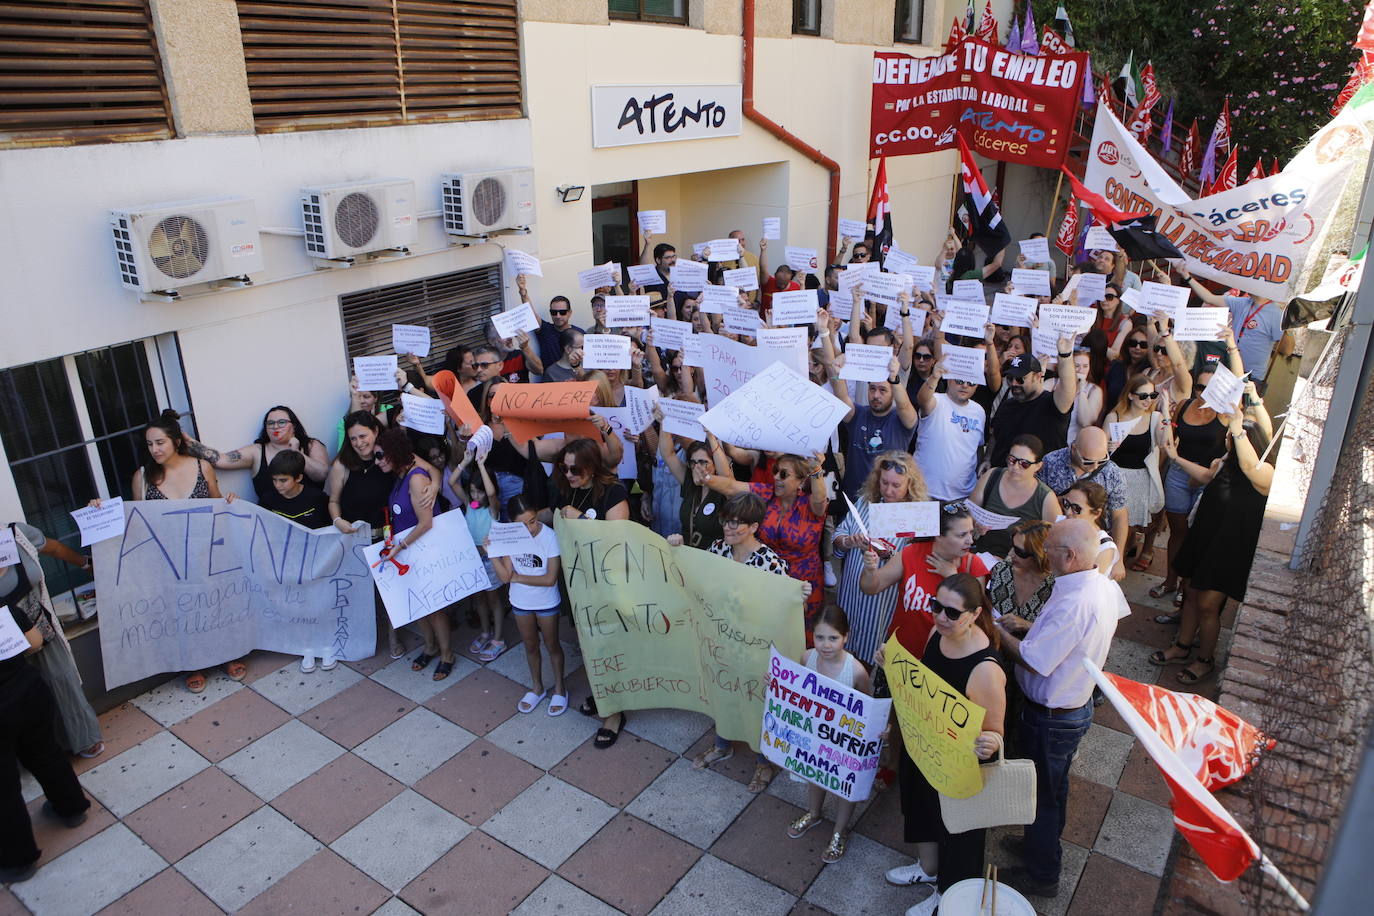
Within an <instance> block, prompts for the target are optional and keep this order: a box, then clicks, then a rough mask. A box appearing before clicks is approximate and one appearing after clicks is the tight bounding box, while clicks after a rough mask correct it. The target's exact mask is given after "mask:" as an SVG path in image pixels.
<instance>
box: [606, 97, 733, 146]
mask: <svg viewBox="0 0 1374 916" xmlns="http://www.w3.org/2000/svg"><path fill="white" fill-rule="evenodd" d="M742 98H743V91H742V87H741V86H740V84H739V83H733V84H729V85H723V86H593V87H592V146H595V147H607V146H632V145H634V144H637V143H664V142H667V141H669V140H702V139H705V138H708V137H737V136H739V133H740V123H741V106H742Z"/></svg>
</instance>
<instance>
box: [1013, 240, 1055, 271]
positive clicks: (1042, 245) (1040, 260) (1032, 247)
mask: <svg viewBox="0 0 1374 916" xmlns="http://www.w3.org/2000/svg"><path fill="white" fill-rule="evenodd" d="M1017 247H1018V248H1020V249H1021V255H1022V257H1024V258H1025V259H1026V263H1027V264H1048V263H1050V240H1049V239H1047V238H1045V237H1044V236H1043V235H1042V236H1041V237H1040V238H1037V239H1022V240H1021V241H1020V242H1018V243H1017Z"/></svg>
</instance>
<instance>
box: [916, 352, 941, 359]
mask: <svg viewBox="0 0 1374 916" xmlns="http://www.w3.org/2000/svg"><path fill="white" fill-rule="evenodd" d="M911 358H912V359H934V358H935V354H934V353H916V354H913V355H912V357H911Z"/></svg>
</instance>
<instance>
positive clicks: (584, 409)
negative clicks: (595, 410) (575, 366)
mask: <svg viewBox="0 0 1374 916" xmlns="http://www.w3.org/2000/svg"><path fill="white" fill-rule="evenodd" d="M595 392H596V382H544V383H542V384H538V385H521V384H516V383H514V382H505V383H503V384H500V385H497V386H496V393H495V394H494V395H493V396H492V402H491V415H492V416H493V417H500V418H501V420H502V422H504V423H505V424H506V429H508V430H510V434H511V438H513V439H514V440H515V441H516V443H517V444H519V445H521V446H523V445H524V444H525V443H526V442H528V441H529V440H531V439H534V438H536V437H538V436H543V435H546V434H548V433H552V432H562V433H564V434H565V435H566V436H568V437H569V438H583V437H585V438H587V439H593V440H595V441H597V442H600V441H602V437H601V431H600V430H599V429H597V428H596V427H595V426H594V425H593V424H592V423H591V421H590V420H588V419H587V417H588V416H589V410H588V408H590V407H591V406H592V396H593V394H594V393H595Z"/></svg>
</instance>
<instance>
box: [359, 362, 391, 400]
mask: <svg viewBox="0 0 1374 916" xmlns="http://www.w3.org/2000/svg"><path fill="white" fill-rule="evenodd" d="M353 375H354V376H355V377H356V378H357V379H358V390H359V391H395V390H396V357H395V356H355V357H353Z"/></svg>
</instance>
